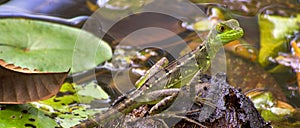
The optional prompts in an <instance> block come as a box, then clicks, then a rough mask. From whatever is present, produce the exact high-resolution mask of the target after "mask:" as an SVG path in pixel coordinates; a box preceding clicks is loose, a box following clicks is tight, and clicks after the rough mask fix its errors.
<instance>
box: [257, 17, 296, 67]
mask: <svg viewBox="0 0 300 128" xmlns="http://www.w3.org/2000/svg"><path fill="white" fill-rule="evenodd" d="M299 24H300V14H298V15H296V17H293V18H291V17H281V16H272V15H261V16H259V25H260V38H261V40H260V42H261V49H260V52H259V56H258V62H259V63H260V64H261V65H262V66H263V67H267V66H269V65H270V64H271V62H270V60H269V58H270V57H272V58H275V57H276V56H277V55H278V52H286V51H287V47H286V46H287V44H288V43H289V40H288V39H287V38H288V36H290V35H292V34H293V33H294V32H296V31H298V32H299V31H300V26H299ZM273 72H275V71H273Z"/></svg>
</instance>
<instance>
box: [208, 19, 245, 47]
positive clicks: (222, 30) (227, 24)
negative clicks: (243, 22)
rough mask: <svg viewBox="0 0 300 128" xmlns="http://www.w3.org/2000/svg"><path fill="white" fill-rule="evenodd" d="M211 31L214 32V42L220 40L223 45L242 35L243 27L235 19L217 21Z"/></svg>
mask: <svg viewBox="0 0 300 128" xmlns="http://www.w3.org/2000/svg"><path fill="white" fill-rule="evenodd" d="M213 31H214V32H213V33H215V34H216V36H215V41H214V42H221V43H222V44H223V45H224V44H227V43H229V42H231V41H234V40H236V39H238V38H241V37H242V36H243V35H244V31H243V29H242V28H241V27H240V25H239V22H238V21H237V20H235V19H230V20H227V21H222V22H219V23H217V24H216V25H215V26H214V28H213Z"/></svg>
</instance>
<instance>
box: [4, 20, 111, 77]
mask: <svg viewBox="0 0 300 128" xmlns="http://www.w3.org/2000/svg"><path fill="white" fill-rule="evenodd" d="M0 33H1V36H0V59H2V60H3V61H5V62H6V63H7V64H12V65H14V66H15V67H21V68H27V69H29V70H37V71H41V72H66V71H68V70H69V69H70V68H71V67H72V62H73V60H74V59H73V54H74V52H76V54H77V55H82V56H75V57H76V62H74V63H76V65H80V66H76V67H75V68H72V69H71V72H78V71H83V70H87V69H90V68H93V67H94V66H96V65H98V64H100V63H102V62H104V61H105V60H108V59H110V58H111V56H112V51H111V48H110V46H109V45H108V44H107V43H106V42H104V41H102V40H101V39H99V38H98V37H96V36H94V35H93V34H91V33H88V32H86V31H83V30H80V29H77V28H72V27H68V26H64V25H59V24H54V23H49V22H44V21H37V20H28V19H1V20H0ZM79 35H80V36H79ZM78 37H80V39H78ZM78 44H81V45H80V47H75V46H76V45H78ZM82 44H85V45H82ZM95 47H96V48H97V49H96V51H94V50H90V48H95ZM89 56H91V57H94V58H93V60H94V61H80V60H86V59H85V58H86V57H89ZM78 60H79V61H78Z"/></svg>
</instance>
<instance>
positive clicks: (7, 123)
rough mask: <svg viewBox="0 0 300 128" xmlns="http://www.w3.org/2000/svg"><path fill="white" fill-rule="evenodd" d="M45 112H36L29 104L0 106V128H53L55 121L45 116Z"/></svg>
mask: <svg viewBox="0 0 300 128" xmlns="http://www.w3.org/2000/svg"><path fill="white" fill-rule="evenodd" d="M45 114H46V113H45V112H43V111H40V110H38V109H37V108H35V107H33V106H32V105H30V104H24V105H0V127H1V128H24V127H31V126H35V127H37V128H54V127H56V126H58V125H57V123H56V122H55V120H53V119H51V118H50V117H48V116H45Z"/></svg>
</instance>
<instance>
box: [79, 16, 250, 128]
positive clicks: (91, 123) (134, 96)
mask: <svg viewBox="0 0 300 128" xmlns="http://www.w3.org/2000/svg"><path fill="white" fill-rule="evenodd" d="M243 34H244V31H243V29H242V28H241V27H240V26H239V23H238V21H237V20H234V19H231V20H228V21H222V22H220V23H218V24H216V25H215V26H214V27H213V29H212V30H211V31H210V33H209V35H208V37H207V40H206V42H205V43H204V44H205V45H200V46H199V47H197V48H196V49H195V50H193V51H191V52H189V53H188V54H186V55H184V56H182V57H180V58H179V59H177V60H176V61H174V62H172V63H170V64H169V65H168V66H167V67H165V68H164V69H161V70H159V71H157V72H156V73H154V74H153V75H152V76H149V78H147V79H145V78H143V80H141V81H142V83H137V84H140V85H141V86H140V87H139V88H138V89H136V90H135V91H133V92H131V93H129V94H128V95H127V96H126V97H125V98H124V99H123V100H122V101H120V102H118V103H116V104H115V105H113V106H112V107H110V108H109V109H108V110H107V111H106V112H105V113H103V114H97V115H95V116H94V117H93V118H89V119H88V120H85V121H84V122H82V123H80V124H79V125H76V126H75V128H86V127H95V126H98V125H103V124H105V123H107V122H109V121H110V120H112V119H115V118H118V117H119V116H121V115H122V114H126V113H128V112H131V111H132V110H133V109H134V108H137V107H138V106H140V105H143V104H147V103H149V102H151V101H148V100H147V97H146V98H145V97H143V96H144V95H145V94H146V93H147V92H151V91H154V90H158V89H163V88H170V87H181V86H182V85H185V84H187V83H189V82H190V79H191V78H192V77H193V76H194V75H195V74H196V72H199V71H200V72H205V71H206V70H207V69H208V68H209V66H210V58H214V57H215V55H216V53H217V51H218V50H219V49H220V48H221V47H222V46H223V45H225V44H227V43H229V42H231V41H233V40H236V39H239V38H241V37H242V36H243Z"/></svg>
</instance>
